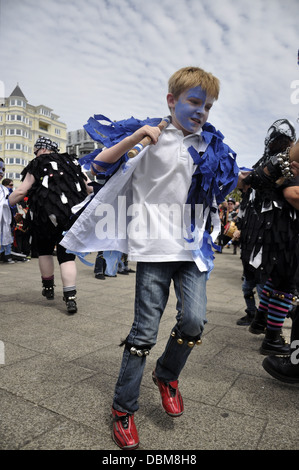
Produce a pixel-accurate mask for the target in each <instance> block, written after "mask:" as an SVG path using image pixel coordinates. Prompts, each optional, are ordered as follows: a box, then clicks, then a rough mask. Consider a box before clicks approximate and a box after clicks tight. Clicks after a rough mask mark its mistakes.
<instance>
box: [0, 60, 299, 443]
mask: <svg viewBox="0 0 299 470" xmlns="http://www.w3.org/2000/svg"><path fill="white" fill-rule="evenodd" d="M219 85H220V83H219V80H218V79H217V77H215V76H214V75H213V74H211V73H208V72H206V71H204V70H203V69H200V68H198V67H184V68H182V69H180V70H178V71H176V72H175V73H174V74H173V75H172V76H171V77H170V79H169V82H168V93H167V96H166V101H167V105H168V109H169V113H170V117H169V119H168V121H169V123H168V125H167V127H166V128H164V130H163V131H162V129H161V127H159V120H155V119H153V120H149V119H148V120H146V121H139V120H135V119H134V118H131V119H130V120H128V121H121V122H112V121H110V120H109V119H107V118H104V120H105V121H106V122H107V121H108V122H109V124H107V123H105V124H100V123H98V122H96V120H95V119H93V120H92V121H91V123H89V129H90V133H91V135H92V136H94V138H95V139H96V140H99V141H101V142H102V143H104V145H105V147H104V148H103V149H99V150H98V151H97V153H96V154H95V153H94V152H93V154H92V155H91V158H90V168H91V171H92V173H93V174H94V175H95V176H97V175H101V177H103V175H105V176H106V177H107V178H106V182H105V184H104V185H103V187H102V189H100V190H98V191H94V185H92V184H91V182H90V180H89V178H88V177H87V176H86V174H85V172H84V171H83V167H81V166H80V164H79V162H78V161H77V159H76V158H75V156H72V155H69V154H60V153H59V149H58V147H57V144H55V143H54V142H52V141H51V140H50V139H48V138H46V137H41V138H39V139H38V140H37V141H36V143H35V146H34V153H35V158H34V159H33V160H32V161H31V162H30V163H29V165H28V166H27V167H26V168H25V169H24V171H23V173H22V183H21V184H20V186H19V187H18V188H17V189H15V190H14V191H12V192H10V191H9V190H8V189H7V188H4V187H3V189H2V188H1V189H2V195H1V210H2V212H1V213H0V217H1V220H2V219H3V220H5V224H6V223H8V224H9V229H10V230H9V231H7V230H5V229H4V226H3V225H2V226H1V227H3V229H2V233H1V236H2V239H1V249H3V251H4V253H5V255H6V252H5V250H6V247H7V245H9V244H12V241H13V240H12V232H11V220H12V215H11V214H12V210H13V208H14V207H15V206H16V204H18V203H20V202H21V201H23V202H24V201H25V198H28V199H27V200H26V201H25V202H26V205H27V206H26V207H29V212H28V210H27V214H28V213H30V218H28V219H29V225H28V231H29V233H30V234H31V235H32V239H33V243H34V247H35V249H36V252H37V256H38V260H39V268H40V274H41V280H42V295H43V296H45V297H46V299H48V300H52V299H53V298H54V287H55V284H54V262H53V251H54V248H55V247H56V250H57V259H58V262H59V267H60V273H61V280H62V285H63V298H64V301H65V303H66V308H67V312H68V313H69V314H74V313H76V311H77V304H76V293H77V292H76V276H77V272H76V264H75V257H76V254H75V253H78V252H89V251H95V250H94V247H95V246H97V248H98V249H97V254H96V259H95V270H94V274H95V277H96V278H98V279H104V278H105V275H109V272H106V270H107V266H108V264H109V260H110V258H109V257H108V256H107V255H106V254H107V253H110V254H111V253H114V257H113V256H112V258H113V259H114V260H117V271H118V272H119V273H122V272H129V268H128V256H129V259H131V260H132V261H136V262H137V270H136V287H135V311H134V321H133V324H132V327H131V329H130V331H129V334H128V335H127V337H126V339H125V340H124V341H123V343H122V346H123V347H124V351H123V356H122V362H121V366H120V371H119V376H118V380H117V382H116V384H115V390H114V397H113V400H112V415H113V433H112V436H113V439H114V441H115V443H116V444H117V445H118V446H119V447H120V448H122V449H135V448H137V447H138V445H139V436H138V431H137V428H136V425H135V422H134V414H135V413H136V412H137V410H138V408H139V403H138V402H139V394H140V385H141V381H142V376H143V372H144V367H145V362H146V358H147V356H148V355H149V354H150V353H151V351H152V349H153V347H154V346H155V344H156V340H157V335H158V330H159V324H160V320H161V318H162V315H163V312H164V310H165V308H166V305H167V301H168V297H169V289H170V284H171V282H173V285H174V289H175V294H176V298H177V312H176V317H175V322H174V325H173V328H172V329H171V331H170V332H169V338H168V340H167V343H166V345H165V349H164V351H163V353H162V354H161V356H160V357H159V358H158V359H157V361H156V365H155V368H154V370H153V372H152V379H153V381H154V383H155V385H156V386H157V388H158V390H159V393H160V395H161V399H162V406H163V408H164V410H165V412H166V413H167V414H168V415H169V416H171V417H179V416H181V414H182V413H183V412H184V402H183V397H182V395H181V393H180V390H179V377H180V374H181V371H182V370H183V368H184V366H185V364H186V362H187V360H188V358H189V356H190V354H191V353H192V350H193V349H194V347H195V346H196V344H199V343H200V342H201V337H202V334H203V331H204V327H205V323H206V321H207V319H206V309H207V298H206V283H207V281H208V279H209V275H210V273H211V271H212V269H213V267H214V258H215V256H214V249H213V247H215V242H216V241H217V238H218V234H219V232H220V235H219V238H218V241H219V244H220V251H219V253H221V251H222V250H223V249H224V248H225V247H226V246H230V245H228V243H229V242H230V240H233V241H232V246H233V250H234V254H237V248H238V247H239V249H240V257H241V260H242V264H243V270H244V272H243V276H244V279H243V286H242V291H243V295H244V300H245V304H246V316H245V317H242V318H241V319H240V320H239V321H238V325H243V326H249V331H250V333H253V334H261V335H264V339H263V342H262V345H261V353H262V354H264V355H266V356H267V357H266V358H265V360H264V362H263V365H264V368H265V370H266V371H267V372H269V373H270V374H271V375H273V376H275V377H276V378H279V379H280V380H285V381H287V380H288V379H289V380H290V381H293V382H299V369H298V366H297V367H296V366H295V365H294V364H293V363H292V360H291V358H292V347H291V345H289V344H287V343H286V342H285V340H284V338H283V336H282V328H283V322H284V319H285V318H286V316H288V315H291V316H292V319H293V329H292V339H294V340H295V339H297V336H298V333H299V332H297V330H298V329H299V328H298V323H299V321H296V320H297V311H298V309H296V308H294V302H295V296H296V287H297V286H298V283H297V284H296V282H297V281H296V275H297V273H298V270H297V264H298V256H296V253H298V223H299V213H298V210H299V203H298V201H299V195H298V191H299V179H298V178H299V177H298V176H297V175H299V164H298V163H297V161H299V150H298V149H299V145H298V143H297V144H295V142H296V135H295V129H294V126H293V125H292V124H291V123H290V122H289V121H288V120H286V119H280V120H278V121H275V122H274V123H273V124H272V125H271V126H270V128H269V131H268V133H267V135H266V139H265V152H264V155H263V156H262V158H260V159H259V160H258V162H257V163H256V164H255V165H254V167H253V169H252V171H246V172H245V171H240V169H239V167H238V165H237V162H236V154H235V152H234V151H233V150H232V149H231V148H230V147H229V146H228V145H227V144H226V143H225V142H224V136H223V135H222V134H221V133H220V132H219V131H217V130H216V129H215V128H214V126H212V124H210V123H209V122H208V117H209V113H210V110H211V109H212V107H213V105H214V103H215V101H216V100H217V99H218V95H219V89H220V86H219ZM92 126H94V128H93V129H91V127H92ZM94 129H96V131H94ZM93 131H94V132H93ZM107 136H109V138H107ZM144 138H147V139H148V138H149V139H150V142H151V145H145V144H144V143H142V142H143V139H144ZM132 148H136V149H138V152H139V151H140V150H141V151H140V153H138V155H137V156H136V157H135V158H132V159H130V158H128V152H129V151H130V150H131V149H132ZM85 161H86V160H85ZM3 167H4V162H0V175H1V172H2V176H3V174H4V168H3ZM2 186H3V185H2ZM236 187H238V189H239V190H240V191H241V193H242V198H241V203H240V205H239V207H237V205H236V201H235V200H234V199H233V198H231V197H229V195H230V194H231V192H232V190H233V189H234V188H236ZM123 196H125V197H126V204H127V205H128V206H127V207H129V206H130V210H132V208H136V207H139V208H140V207H142V208H146V216H144V217H143V216H142V217H141V216H140V217H139V219H138V225H137V224H135V225H134V226H132V224H131V225H130V231H128V232H127V234H128V236H127V237H126V238H125V239H124V238H123V237H119V238H117V239H116V240H115V239H113V243H112V240H110V239H109V238H107V237H106V238H105V239H104V238H101V237H99V236H98V234H96V233H95V230H94V227H95V224H96V221H97V214H96V208H97V207H99V205H101V204H111V205H112V206H113V205H115V207H116V204H117V202H118V198H119V197H123ZM226 198H228V199H227V201H225V199H226ZM84 201H86V204H85V206H84V209H83V210H80V211H79V212H78V213H77V214H76V211H75V210H74V208H75V207H76V206H78V205H79V206H80V207H81V209H82V203H83V204H84ZM224 201H225V202H224ZM167 203H168V204H171V205H172V207H174V206H175V205H177V206H178V207H186V208H187V210H190V212H189V213H188V217H187V216H186V217H183V218H182V219H181V220H180V224H182V225H181V228H182V231H181V234H184V235H181V236H180V237H178V236H176V237H175V236H173V235H174V234H177V233H178V231H177V228H178V227H177V220H176V219H175V217H173V218H168V219H167V230H168V231H167V234H168V235H169V236H168V237H165V232H163V231H162V232H163V236H153V234H155V235H157V234H158V235H159V234H160V235H161V226H160V225H159V224H160V222H161V220H162V227H163V229H164V228H165V224H164V225H163V221H164V220H165V218H164V216H165V213H164V212H163V208H164V206H165V204H167ZM26 207H24V212H25V214H26V210H25V209H26ZM198 208H200V209H198ZM157 210H158V211H160V212H157ZM8 212H9V213H10V217H11V219H10V218H9V214H8ZM141 212H142V211H141ZM127 213H128V212H127ZM115 214H116V217H117V211H115ZM142 215H144V213H143V212H142ZM184 215H185V214H184ZM14 218H15V216H14ZM22 218H23V219H24V220H21V219H20V217H17V219H15V222H16V224H17V223H18V224H20V225H19V228H18V229H17V230H20V231H22V230H21V228H22V229H23V231H22V233H26V229H27V226H26V224H25V225H24V221H25V220H27V216H26V217H24V216H23V215H22ZM17 220H19V221H18V222H17ZM117 220H118V222H119V221H120V218H118V219H117ZM127 223H128V221H127V220H126V221H125V224H127ZM22 224H23V225H22ZM128 226H129V224H128ZM236 229H237V230H236ZM149 231H150V234H149ZM232 231H233V235H231V232H232ZM137 232H138V236H136V233H137ZM119 233H122V232H121V230H120V232H119ZM186 234H187V236H186ZM149 235H151V236H149ZM5 237H6V238H5ZM10 237H11V238H10ZM90 246H92V247H93V249H92V250H90ZM22 249H24V248H23V245H22ZM254 288H256V289H257V291H258V295H259V304H258V306H257V305H256V303H255V299H254V293H253V290H254ZM298 339H299V338H298Z"/></svg>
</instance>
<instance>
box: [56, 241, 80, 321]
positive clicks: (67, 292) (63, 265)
mask: <svg viewBox="0 0 299 470" xmlns="http://www.w3.org/2000/svg"><path fill="white" fill-rule="evenodd" d="M60 240H61V237H59V238H58V240H57V246H56V248H57V260H58V263H59V268H60V276H61V281H62V288H63V300H64V301H65V303H66V308H67V311H68V313H70V314H73V313H76V312H77V304H76V294H77V289H76V280H77V266H76V261H75V259H76V257H75V255H73V254H71V253H67V252H66V249H65V248H64V247H63V246H61V245H60V244H59V242H60Z"/></svg>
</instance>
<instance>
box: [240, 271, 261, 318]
mask: <svg viewBox="0 0 299 470" xmlns="http://www.w3.org/2000/svg"><path fill="white" fill-rule="evenodd" d="M255 287H256V283H255V279H247V278H246V276H245V277H244V280H243V283H242V292H243V297H244V300H245V304H246V310H245V312H246V315H245V316H244V317H242V318H240V319H239V320H238V321H237V325H239V326H246V325H250V324H251V322H252V321H253V319H254V316H255V314H256V310H257V309H256V303H255V296H254V288H255Z"/></svg>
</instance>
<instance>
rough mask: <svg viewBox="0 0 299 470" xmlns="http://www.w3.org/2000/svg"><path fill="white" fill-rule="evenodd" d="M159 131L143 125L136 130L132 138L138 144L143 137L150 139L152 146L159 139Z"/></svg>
mask: <svg viewBox="0 0 299 470" xmlns="http://www.w3.org/2000/svg"><path fill="white" fill-rule="evenodd" d="M160 134H161V131H160V129H159V127H156V126H155V127H153V126H149V125H145V126H143V127H141V128H140V129H137V131H135V132H134V134H133V136H134V139H135V138H136V143H138V142H139V141H140V140H141V139H143V137H146V136H148V137H150V138H151V140H152V143H153V144H156V143H157V142H158V139H159V137H160Z"/></svg>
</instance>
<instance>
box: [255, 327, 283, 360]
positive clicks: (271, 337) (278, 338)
mask: <svg viewBox="0 0 299 470" xmlns="http://www.w3.org/2000/svg"><path fill="white" fill-rule="evenodd" d="M260 353H261V354H264V355H265V356H290V354H291V350H290V345H289V344H288V343H287V342H286V340H285V339H284V337H283V336H282V335H281V331H280V330H279V331H272V330H267V331H266V336H265V338H264V341H263V342H262V346H261V347H260Z"/></svg>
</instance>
